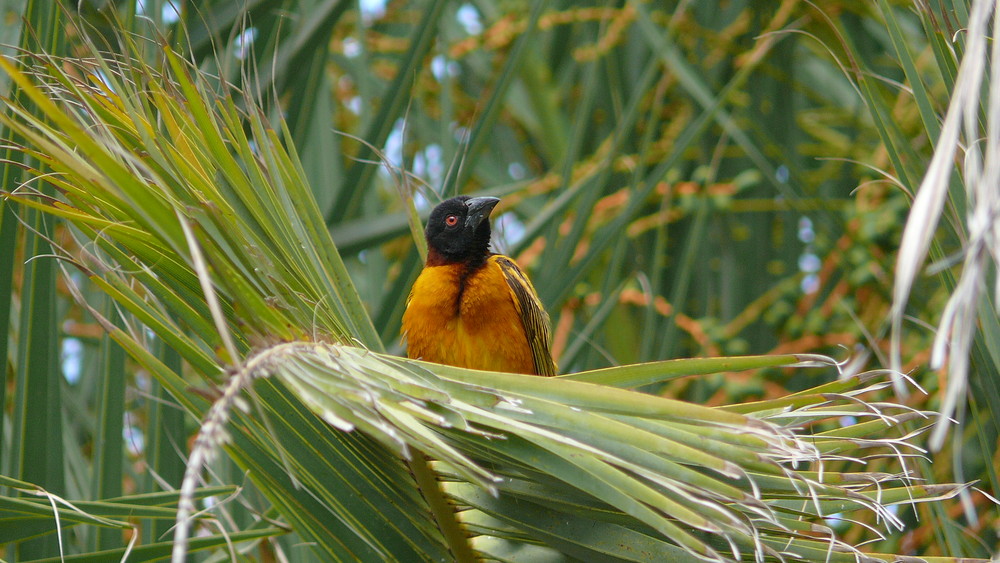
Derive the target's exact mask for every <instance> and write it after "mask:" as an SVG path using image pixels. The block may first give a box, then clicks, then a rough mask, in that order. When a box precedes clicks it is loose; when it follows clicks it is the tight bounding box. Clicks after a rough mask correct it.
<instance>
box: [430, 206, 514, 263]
mask: <svg viewBox="0 0 1000 563" xmlns="http://www.w3.org/2000/svg"><path fill="white" fill-rule="evenodd" d="M499 202H500V200H499V199H497V198H495V197H469V196H465V195H460V196H458V197H453V198H451V199H449V200H446V201H444V202H442V203H441V204H440V205H438V206H437V207H435V208H434V211H431V216H430V219H428V220H427V230H426V231H424V234H425V235H426V236H427V247H428V248H427V250H428V263H432V262H439V263H458V262H461V263H465V264H468V265H469V266H471V267H473V268H475V267H478V266H480V265H481V264H482V263H483V262H485V261H486V258H487V257H489V255H490V212H491V211H493V208H494V207H496V204H497V203H499Z"/></svg>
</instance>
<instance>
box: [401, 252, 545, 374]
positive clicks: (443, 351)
mask: <svg viewBox="0 0 1000 563" xmlns="http://www.w3.org/2000/svg"><path fill="white" fill-rule="evenodd" d="M403 328H404V331H405V332H406V339H407V347H408V349H409V354H410V357H417V358H423V359H425V360H429V361H432V362H438V363H446V364H451V365H459V366H465V367H474V368H477V369H499V370H502V371H508V370H512V368H511V367H510V366H508V365H506V363H507V362H506V361H505V362H504V364H503V365H496V366H492V365H484V363H483V362H484V360H483V358H478V357H473V356H478V355H480V354H483V355H485V356H489V357H491V358H497V361H500V358H502V357H505V356H509V355H510V354H508V353H506V352H507V351H506V350H498V349H497V347H498V346H499V347H500V348H506V347H507V346H506V345H505V344H504V343H503V342H498V335H503V336H505V337H507V338H513V341H515V342H519V343H523V342H526V337H525V336H524V328H523V326H522V325H521V321H520V317H519V316H518V313H517V310H516V309H515V307H514V302H513V298H512V297H511V294H510V288H509V286H508V285H507V281H506V279H505V278H504V275H503V272H502V271H501V270H500V267H499V265H497V264H496V263H495V262H494V261H493V260H488V261H487V262H486V264H484V265H483V266H482V267H480V268H478V269H476V270H474V271H471V272H470V271H466V269H465V268H464V267H462V266H460V265H444V266H435V267H428V268H425V269H424V271H423V272H421V274H420V276H419V277H418V278H417V281H416V282H415V283H414V285H413V292H412V293H411V298H410V302H409V303H408V304H407V307H406V312H405V313H404V315H403ZM498 352H499V354H498ZM487 363H491V362H487Z"/></svg>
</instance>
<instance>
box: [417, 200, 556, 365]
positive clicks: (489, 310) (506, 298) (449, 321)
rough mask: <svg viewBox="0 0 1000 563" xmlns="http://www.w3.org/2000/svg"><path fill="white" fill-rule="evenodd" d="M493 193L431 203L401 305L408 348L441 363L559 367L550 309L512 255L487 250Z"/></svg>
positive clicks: (420, 357)
mask: <svg viewBox="0 0 1000 563" xmlns="http://www.w3.org/2000/svg"><path fill="white" fill-rule="evenodd" d="M499 202H500V200H499V199H498V198H495V197H469V196H464V195H462V196H458V197H453V198H451V199H448V200H445V201H444V202H442V203H440V204H439V205H438V206H437V207H435V208H434V209H433V211H431V214H430V217H429V219H428V220H427V227H426V229H425V231H424V235H425V237H426V239H427V260H426V262H425V264H424V267H423V269H422V270H421V272H420V275H419V276H418V277H417V279H416V281H415V282H414V283H413V287H412V289H411V290H410V294H409V296H408V297H407V299H406V310H405V311H404V313H403V323H402V331H401V332H402V336H403V339H404V341H405V342H406V352H407V356H408V357H410V358H413V359H421V360H425V361H429V362H435V363H439V364H447V365H452V366H457V367H463V368H469V369H477V370H484V371H502V372H507V373H522V374H530V375H542V376H552V375H556V365H555V362H554V361H553V360H552V353H551V351H550V350H551V335H550V332H549V317H548V314H546V312H545V309H544V307H542V304H541V301H540V300H539V299H538V294H537V293H536V292H535V288H534V286H532V285H531V281H530V280H529V279H528V276H527V275H525V273H524V271H522V270H521V268H520V267H518V265H517V263H516V262H515V261H514V260H513V259H511V258H509V257H507V256H504V255H502V254H497V253H494V252H491V251H490V235H491V231H490V213H491V212H492V211H493V208H494V207H496V205H497V203H499Z"/></svg>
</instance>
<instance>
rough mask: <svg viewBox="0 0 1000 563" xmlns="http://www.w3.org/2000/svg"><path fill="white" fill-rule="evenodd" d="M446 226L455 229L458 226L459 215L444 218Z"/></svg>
mask: <svg viewBox="0 0 1000 563" xmlns="http://www.w3.org/2000/svg"><path fill="white" fill-rule="evenodd" d="M444 224H445V225H448V226H449V227H454V226H455V225H457V224H458V215H449V216H447V217H445V218H444Z"/></svg>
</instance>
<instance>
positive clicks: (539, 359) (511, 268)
mask: <svg viewBox="0 0 1000 563" xmlns="http://www.w3.org/2000/svg"><path fill="white" fill-rule="evenodd" d="M491 258H492V260H494V261H495V262H496V264H497V265H498V266H500V271H502V272H503V276H504V278H505V279H506V280H507V286H508V287H509V288H510V294H511V297H512V298H513V299H514V307H515V308H516V309H517V312H518V314H519V315H520V316H521V323H522V324H523V325H524V333H525V335H527V337H528V344H529V345H530V346H531V357H532V359H533V360H534V363H535V371H536V372H537V373H538V375H556V365H555V362H553V361H552V352H551V347H552V337H551V335H550V334H549V316H548V314H546V313H545V309H544V308H543V307H542V303H541V301H539V299H538V294H537V293H535V288H534V286H532V285H531V281H530V280H528V276H526V275H525V274H524V272H522V271H521V268H519V267H518V266H517V264H516V263H515V262H514V261H513V260H511V259H510V258H508V257H506V256H503V255H499V254H498V255H494V256H492V257H491Z"/></svg>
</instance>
